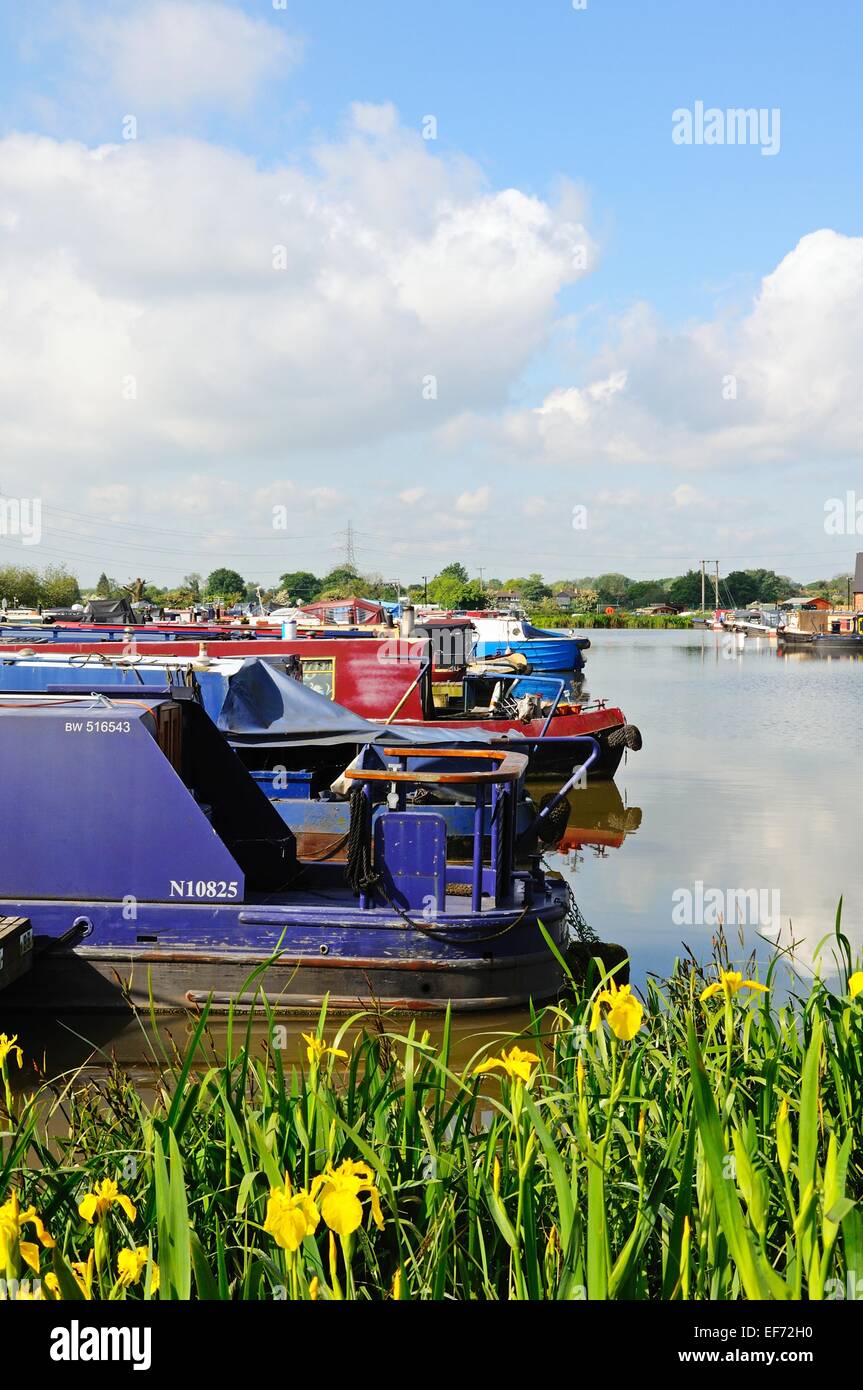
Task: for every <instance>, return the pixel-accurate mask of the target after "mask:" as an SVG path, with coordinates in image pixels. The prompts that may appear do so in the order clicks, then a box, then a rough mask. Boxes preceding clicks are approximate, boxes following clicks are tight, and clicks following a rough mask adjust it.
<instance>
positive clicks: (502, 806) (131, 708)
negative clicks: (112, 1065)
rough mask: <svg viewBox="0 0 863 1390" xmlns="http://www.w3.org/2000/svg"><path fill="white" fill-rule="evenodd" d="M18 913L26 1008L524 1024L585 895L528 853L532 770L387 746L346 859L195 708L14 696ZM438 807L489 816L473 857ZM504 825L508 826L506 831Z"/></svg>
mask: <svg viewBox="0 0 863 1390" xmlns="http://www.w3.org/2000/svg"><path fill="white" fill-rule="evenodd" d="M0 759H2V765H3V770H4V795H3V798H2V802H0V845H2V859H0V914H2V915H5V916H9V917H14V918H24V919H27V920H29V922H30V924H31V928H32V932H33V941H34V951H33V966H32V969H31V971H30V972H29V975H28V976H27V977H26V978H25V979H23V980H18V981H16V982H15V983H14V984H12V985H10V986H9V988H8V989H7V991H5V992H4V1004H5V1005H7V1006H8V1008H9V1009H11V1010H24V1009H42V1010H49V1011H53V1012H62V1013H65V1012H68V1011H70V1010H84V1011H88V1012H93V1011H97V1010H100V1009H106V1010H117V1009H120V1010H127V1009H129V1008H131V1007H132V1006H138V1007H145V1008H148V1007H152V1008H154V1009H155V1010H156V1011H157V1012H165V1011H177V1010H186V1009H189V1008H190V1007H192V1008H194V1007H195V1006H201V1005H203V1004H204V1003H205V1001H208V1000H211V1001H212V1002H213V1003H214V1004H215V1006H217V1007H218V1006H227V1005H233V1006H240V1007H251V1006H253V1005H254V1003H255V1001H256V999H257V998H258V997H259V992H260V991H264V992H265V993H266V996H267V998H268V1000H269V1002H270V1004H271V1005H272V1006H273V1007H274V1008H275V1009H276V1010H278V1011H291V1010H294V1009H301V1010H302V1009H306V1008H308V1007H311V1006H314V1005H315V1004H316V1003H318V1002H319V1001H320V1000H321V999H322V998H323V997H324V996H325V995H329V997H330V1000H331V1002H332V1004H333V1006H334V1007H337V1008H341V1009H353V1008H355V1007H357V1006H358V1005H362V1004H368V1003H371V1002H374V1001H379V1002H380V1003H382V1004H384V1005H386V1006H394V1007H400V1008H402V1007H403V1008H407V1009H411V1010H415V1009H418V1010H423V1009H427V1010H428V1009H437V1008H441V1007H443V1006H445V1005H446V1004H447V1003H450V1002H451V1003H452V1005H453V1007H454V1008H456V1009H466V1010H467V1009H485V1008H492V1009H495V1008H505V1007H512V1006H517V1005H521V1004H524V1003H526V1002H527V1001H528V1000H529V999H533V1000H535V1001H540V1000H543V999H548V998H550V997H553V996H554V995H555V993H556V992H557V990H558V989H559V987H560V985H561V981H562V972H561V970H560V966H559V962H558V960H557V958H556V956H555V955H554V954H553V953H552V952H551V951H550V950H549V947H548V944H547V942H546V940H545V937H544V935H543V932H542V931H541V930H540V926H539V924H540V922H542V924H543V925H544V927H545V929H546V931H547V932H548V933H549V935H550V937H551V939H552V940H553V941H554V942H555V943H556V945H557V947H558V949H559V950H561V951H565V950H566V948H567V944H568V935H567V934H568V926H567V909H568V893H567V890H566V887H565V885H564V883H563V881H562V880H560V879H559V878H556V877H555V876H553V875H549V874H547V873H546V872H545V871H544V870H543V868H542V865H541V858H540V856H539V855H538V854H537V853H529V854H528V855H527V856H526V857H521V856H519V855H517V838H518V827H517V814H516V812H517V801H518V795H519V789H520V787H521V785H522V782H523V779H524V775H525V770H526V768H527V758H526V757H525V756H524V755H523V754H521V753H519V752H516V751H514V750H513V749H511V748H510V749H505V748H504V749H502V748H491V747H475V748H469V747H457V746H456V747H448V748H446V747H440V746H437V747H431V748H429V747H424V746H422V744H421V742H420V744H419V745H406V744H404V743H394V744H392V745H385V746H380V745H377V746H376V745H369V746H368V747H367V748H366V749H365V751H364V754H363V757H362V759H361V760H359V761H358V762H355V763H354V765H353V766H350V767H348V768H347V769H346V770H345V772H344V777H345V780H346V783H347V784H348V785H349V788H350V790H349V793H348V799H349V806H350V818H349V824H348V832H347V841H346V855H345V859H344V862H330V861H328V860H322V861H317V862H316V861H309V860H303V859H302V858H301V856H300V855H299V854H298V852H297V842H296V837H295V836H294V834H293V833H292V831H291V829H290V828H289V826H288V825H287V824H286V822H285V820H284V819H283V818H282V816H281V815H280V814H279V813H278V811H277V810H276V809H275V807H274V806H273V804H272V801H271V800H270V798H269V797H268V796H267V794H266V793H265V791H264V790H263V789H262V787H261V786H260V785H259V782H258V780H256V778H255V776H254V775H253V772H252V771H251V770H250V769H249V768H248V767H247V766H246V765H245V763H244V761H243V759H242V758H241V757H240V755H239V753H238V752H237V751H236V750H235V749H234V748H232V747H231V746H230V744H229V743H228V741H227V740H226V739H225V737H224V735H223V734H222V733H220V731H219V730H218V729H217V727H216V725H215V724H214V722H213V721H212V720H211V719H210V717H209V715H208V714H207V712H206V710H205V709H204V708H203V706H202V705H201V703H200V702H199V701H198V700H197V699H196V698H195V697H194V691H192V690H191V689H188V688H187V689H181V688H173V689H169V688H168V687H164V688H161V687H152V686H139V687H138V689H137V691H136V692H135V693H132V692H130V691H120V690H118V691H117V692H116V693H115V694H114V695H111V696H109V695H107V694H32V695H26V694H17V695H3V696H0ZM417 791H428V792H430V793H431V794H433V795H437V794H439V793H446V792H448V791H457V792H458V793H459V794H460V795H464V794H467V795H468V796H469V798H470V802H469V804H470V806H471V817H470V819H471V835H470V844H469V848H468V852H467V853H466V854H465V853H462V854H460V855H459V856H456V854H455V853H454V852H453V848H452V842H451V840H450V839H449V838H448V835H447V825H446V821H445V819H444V817H443V816H442V815H441V814H440V813H439V811H438V809H437V808H436V806H435V805H434V802H433V801H432V802H431V804H429V803H427V802H424V801H423V800H422V799H419V800H417V799H416V793H417ZM487 813H490V815H488V814H487Z"/></svg>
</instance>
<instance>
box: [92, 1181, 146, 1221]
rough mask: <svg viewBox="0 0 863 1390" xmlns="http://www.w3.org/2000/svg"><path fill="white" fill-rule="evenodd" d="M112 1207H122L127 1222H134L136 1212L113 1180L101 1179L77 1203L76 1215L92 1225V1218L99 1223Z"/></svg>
mask: <svg viewBox="0 0 863 1390" xmlns="http://www.w3.org/2000/svg"><path fill="white" fill-rule="evenodd" d="M113 1206H118V1207H122V1209H123V1211H124V1212H125V1213H126V1215H127V1216H128V1218H129V1220H130V1221H134V1220H135V1216H136V1215H137V1212H136V1210H135V1206H134V1204H133V1203H132V1202H131V1201H130V1200H129V1198H128V1197H126V1196H124V1195H123V1193H122V1192H121V1191H120V1189H119V1187H118V1186H117V1184H116V1183H115V1182H114V1179H113V1178H103V1179H102V1181H101V1182H97V1183H96V1185H95V1186H94V1188H93V1191H92V1192H88V1193H87V1195H86V1197H85V1198H84V1200H83V1201H82V1202H80V1203H79V1205H78V1214H79V1216H81V1217H82V1219H83V1220H84V1221H89V1222H90V1224H91V1225H92V1223H93V1220H94V1218H95V1219H96V1220H97V1221H101V1220H102V1219H103V1218H104V1217H105V1216H107V1214H108V1212H109V1211H110V1210H111V1207H113Z"/></svg>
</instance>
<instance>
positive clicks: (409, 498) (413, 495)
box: [399, 487, 426, 507]
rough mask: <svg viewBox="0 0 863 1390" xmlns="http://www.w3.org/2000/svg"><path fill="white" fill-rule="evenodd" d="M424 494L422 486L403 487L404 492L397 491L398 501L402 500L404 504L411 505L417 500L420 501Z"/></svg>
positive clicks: (424, 490)
mask: <svg viewBox="0 0 863 1390" xmlns="http://www.w3.org/2000/svg"><path fill="white" fill-rule="evenodd" d="M425 495H426V489H425V488H424V487H409V488H405V490H404V492H400V493H399V501H400V502H404V504H405V506H407V507H413V506H415V505H416V503H417V502H421V501H422V499H423V498H424V497H425Z"/></svg>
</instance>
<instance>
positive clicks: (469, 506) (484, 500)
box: [455, 487, 491, 516]
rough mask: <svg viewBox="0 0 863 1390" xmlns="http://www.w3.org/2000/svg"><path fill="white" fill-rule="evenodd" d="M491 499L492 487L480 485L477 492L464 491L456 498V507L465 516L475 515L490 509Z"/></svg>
mask: <svg viewBox="0 0 863 1390" xmlns="http://www.w3.org/2000/svg"><path fill="white" fill-rule="evenodd" d="M490 501H491V488H490V487H478V488H477V490H476V492H462V493H461V494H460V495H459V496H458V497H457V498H456V504H455V509H456V511H457V512H459V513H461V515H463V516H474V515H476V514H477V513H478V512H485V511H487V510H488V504H489V502H490Z"/></svg>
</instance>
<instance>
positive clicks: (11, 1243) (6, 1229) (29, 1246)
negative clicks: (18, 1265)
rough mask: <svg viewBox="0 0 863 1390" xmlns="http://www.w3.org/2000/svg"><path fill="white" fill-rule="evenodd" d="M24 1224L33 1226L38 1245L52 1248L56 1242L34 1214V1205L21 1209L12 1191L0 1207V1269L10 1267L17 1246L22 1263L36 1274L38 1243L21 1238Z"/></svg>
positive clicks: (15, 1194) (37, 1271) (37, 1268)
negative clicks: (7, 1199)
mask: <svg viewBox="0 0 863 1390" xmlns="http://www.w3.org/2000/svg"><path fill="white" fill-rule="evenodd" d="M24 1226H34V1227H35V1229H36V1240H38V1242H39V1245H43V1246H44V1247H45V1249H46V1250H53V1248H54V1246H55V1245H56V1243H57V1242H56V1241H55V1240H54V1238H53V1236H51V1235H49V1234H48V1232H47V1231H46V1229H45V1227H44V1225H43V1224H42V1220H41V1217H39V1216H37V1215H36V1209H35V1207H27V1208H26V1209H25V1210H24V1211H22V1210H21V1204H20V1203H19V1201H18V1196H17V1193H14V1192H13V1193H12V1196H11V1197H10V1198H9V1201H8V1202H4V1203H3V1206H2V1207H0V1269H3V1270H6V1269H9V1268H10V1267H11V1265H12V1261H13V1258H14V1255H15V1251H16V1248H17V1250H18V1253H19V1254H20V1256H21V1259H22V1260H23V1261H24V1263H25V1264H26V1265H29V1266H30V1268H31V1269H32V1270H33V1271H34V1273H36V1274H38V1273H39V1245H37V1244H36V1241H30V1240H22V1239H21V1231H22V1229H23V1227H24Z"/></svg>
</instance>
